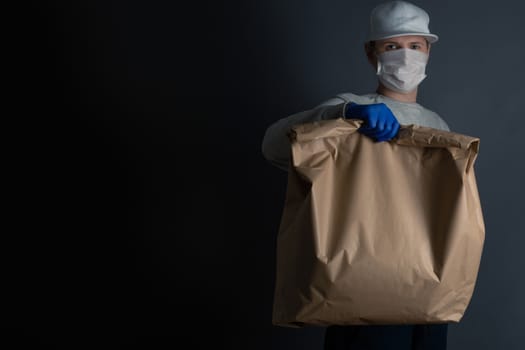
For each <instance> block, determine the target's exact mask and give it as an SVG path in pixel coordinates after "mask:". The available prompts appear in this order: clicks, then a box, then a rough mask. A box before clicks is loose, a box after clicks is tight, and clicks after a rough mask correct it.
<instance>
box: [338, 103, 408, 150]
mask: <svg viewBox="0 0 525 350" xmlns="http://www.w3.org/2000/svg"><path fill="white" fill-rule="evenodd" d="M345 117H346V118H348V119H361V120H362V121H363V122H364V123H363V125H361V127H360V128H359V130H358V131H359V132H360V133H361V134H364V135H366V136H368V137H371V138H372V139H374V140H375V141H377V142H381V141H389V140H391V139H393V138H394V137H396V136H397V133H398V131H399V122H398V121H397V119H396V117H395V116H394V114H393V113H392V111H391V110H390V109H389V108H388V107H387V106H386V105H385V104H384V103H375V104H370V105H359V104H357V103H353V102H352V103H349V104H347V105H346V110H345Z"/></svg>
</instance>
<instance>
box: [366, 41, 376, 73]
mask: <svg viewBox="0 0 525 350" xmlns="http://www.w3.org/2000/svg"><path fill="white" fill-rule="evenodd" d="M364 48H365V53H366V57H367V58H368V62H369V63H370V64H371V65H372V67H374V69H377V57H376V55H375V54H374V51H375V48H374V45H373V44H371V43H370V42H366V43H365V45H364Z"/></svg>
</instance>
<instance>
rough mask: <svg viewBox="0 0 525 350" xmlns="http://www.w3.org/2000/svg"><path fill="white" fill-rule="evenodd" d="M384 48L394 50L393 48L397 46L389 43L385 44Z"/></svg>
mask: <svg viewBox="0 0 525 350" xmlns="http://www.w3.org/2000/svg"><path fill="white" fill-rule="evenodd" d="M385 49H386V50H395V49H397V46H396V45H394V44H389V45H387V46H385Z"/></svg>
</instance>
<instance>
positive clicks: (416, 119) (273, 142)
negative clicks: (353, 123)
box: [262, 93, 450, 171]
mask: <svg viewBox="0 0 525 350" xmlns="http://www.w3.org/2000/svg"><path fill="white" fill-rule="evenodd" d="M350 102H354V103H357V104H373V103H384V104H386V105H387V107H388V108H389V109H390V110H391V111H392V113H393V114H394V116H395V117H396V119H397V120H398V121H399V124H401V125H410V124H415V125H420V126H426V127H430V128H435V129H439V130H445V131H450V129H449V127H448V125H447V123H445V121H444V120H443V119H441V117H440V116H439V115H438V114H437V113H435V112H432V111H431V110H428V109H426V108H424V107H423V106H421V105H420V104H418V103H408V102H400V101H396V100H393V99H391V98H388V97H386V96H383V95H380V94H377V93H372V94H366V95H355V94H352V93H343V94H338V95H336V96H335V97H334V98H331V99H329V100H327V101H324V102H323V103H321V104H320V105H318V106H317V107H315V108H313V109H311V110H307V111H303V112H299V113H296V114H293V115H291V116H289V117H286V118H282V119H280V120H278V121H276V122H275V123H273V124H272V125H270V126H269V127H268V129H267V130H266V133H265V135H264V138H263V142H262V153H263V155H264V157H265V158H266V159H267V160H268V161H269V162H270V163H272V164H273V165H275V166H277V167H278V168H280V169H283V170H286V171H287V170H288V165H289V162H290V154H291V150H290V140H289V138H288V132H289V131H290V129H291V128H292V127H293V126H294V125H297V124H302V123H309V122H314V121H319V120H328V119H336V118H344V111H345V107H346V104H347V103H350Z"/></svg>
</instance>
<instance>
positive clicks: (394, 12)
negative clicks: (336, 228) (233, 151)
mask: <svg viewBox="0 0 525 350" xmlns="http://www.w3.org/2000/svg"><path fill="white" fill-rule="evenodd" d="M429 21H430V20H429V16H428V14H427V13H426V12H425V11H424V10H423V9H421V8H419V7H417V6H415V5H413V4H411V3H409V2H406V1H389V2H386V3H383V4H380V5H378V6H377V7H375V8H374V9H373V10H372V12H371V15H370V28H369V33H368V38H367V39H366V42H365V52H366V55H367V57H368V61H369V62H370V64H371V65H372V67H373V68H374V69H375V70H376V74H377V78H378V87H377V90H376V92H375V93H369V94H365V95H355V94H352V93H342V94H338V95H336V96H335V97H333V98H331V99H329V100H327V101H325V102H323V103H321V104H320V105H318V106H317V107H315V108H313V109H310V110H306V111H303V112H299V113H296V114H293V115H291V116H289V117H286V118H283V119H280V120H278V121H276V122H275V123H273V124H272V125H270V126H269V127H268V129H267V130H266V133H265V135H264V139H263V142H262V153H263V155H264V157H265V158H266V159H267V160H268V161H269V162H270V163H272V164H273V165H275V166H277V167H279V168H281V169H283V170H288V166H289V162H290V154H291V151H290V141H289V139H288V136H287V133H288V132H289V131H290V129H291V127H292V126H294V125H297V124H302V123H307V122H313V121H319V120H326V119H335V118H348V119H360V120H362V121H363V124H362V126H361V128H360V129H359V132H360V133H361V134H363V135H366V136H368V137H370V138H372V139H373V140H374V141H376V142H383V141H388V140H391V139H392V138H394V137H396V136H397V133H398V131H399V126H400V123H401V124H406V125H409V124H417V125H421V126H426V127H431V128H436V129H441V130H446V131H449V128H448V126H447V124H446V123H445V121H444V120H443V119H441V117H440V116H439V115H438V114H436V113H435V112H433V111H430V110H428V109H426V108H424V107H423V106H421V105H420V104H418V103H417V93H418V85H419V84H420V83H421V82H422V81H423V79H425V77H426V75H425V67H426V64H427V62H428V57H429V54H430V47H431V44H433V43H435V42H436V41H437V40H438V37H437V35H435V34H431V33H430V31H429V26H428V25H429ZM379 219H380V217H378V220H379ZM446 344H447V324H436V325H384V326H382V325H377V326H376V325H374V326H360V325H356V326H350V325H345V326H340V325H332V326H329V327H327V329H326V333H325V350H335V349H338V350H339V349H341V350H343V349H345V350H346V349H348V350H360V349H363V350H364V349H366V350H370V349H374V350H375V349H378V350H379V349H381V350H385V349H396V350H400V349H407V350H408V349H414V350H415V349H417V350H419V349H421V350H423V349H424V350H434V349H436V350H437V349H439V350H442V349H446Z"/></svg>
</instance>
